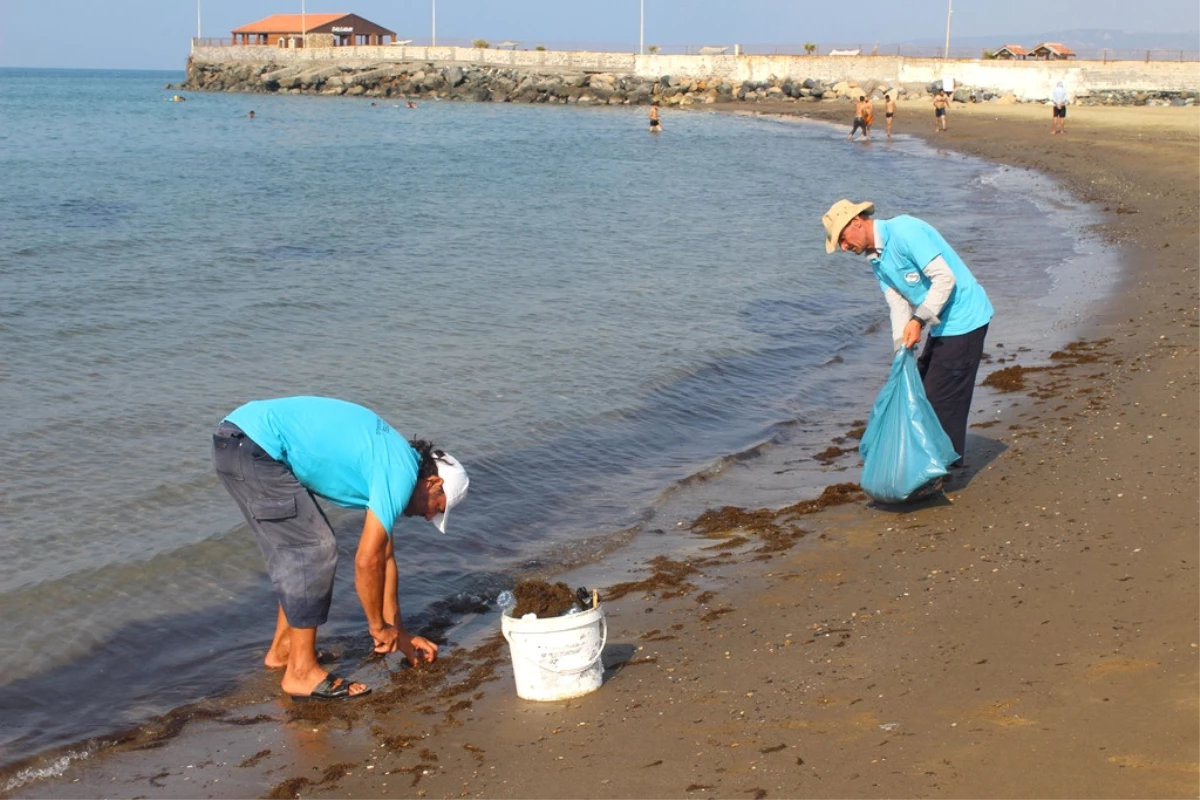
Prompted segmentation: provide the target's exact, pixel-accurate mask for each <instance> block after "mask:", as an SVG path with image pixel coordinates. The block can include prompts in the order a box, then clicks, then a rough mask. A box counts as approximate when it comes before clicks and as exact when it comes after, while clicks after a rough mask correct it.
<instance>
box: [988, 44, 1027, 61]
mask: <svg viewBox="0 0 1200 800" xmlns="http://www.w3.org/2000/svg"><path fill="white" fill-rule="evenodd" d="M1027 55H1029V51H1028V50H1026V49H1025V48H1024V47H1021V45H1019V44H1006V45H1004V46H1003V47H1001V48H1000V49H999V50H997V51H996V58H1002V59H1016V58H1020V59H1023V58H1025V56H1027Z"/></svg>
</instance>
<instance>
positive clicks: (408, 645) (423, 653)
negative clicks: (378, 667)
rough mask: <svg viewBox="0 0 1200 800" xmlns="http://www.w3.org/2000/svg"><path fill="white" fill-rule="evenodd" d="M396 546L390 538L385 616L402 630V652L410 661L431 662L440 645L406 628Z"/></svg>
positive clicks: (385, 576)
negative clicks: (401, 611)
mask: <svg viewBox="0 0 1200 800" xmlns="http://www.w3.org/2000/svg"><path fill="white" fill-rule="evenodd" d="M394 548H395V543H394V542H393V540H392V539H388V543H387V563H386V564H385V565H384V566H385V574H384V584H383V618H384V620H385V621H386V622H387V623H388V624H389V625H394V626H395V627H396V629H397V630H399V631H400V652H402V653H404V655H405V656H406V657H407V658H408V660H409V662H411V663H413V664H416V663H417V662H418V661H425V662H430V661H433V660H434V659H436V658H437V653H438V646H437V645H436V644H434V643H433V642H431V641H429V640H428V639H426V638H425V637H423V636H413V635H412V634H411V633H409V632H408V631H407V630H405V628H404V618H403V617H402V616H401V614H400V573H399V570H398V568H397V567H396V551H395V549H394Z"/></svg>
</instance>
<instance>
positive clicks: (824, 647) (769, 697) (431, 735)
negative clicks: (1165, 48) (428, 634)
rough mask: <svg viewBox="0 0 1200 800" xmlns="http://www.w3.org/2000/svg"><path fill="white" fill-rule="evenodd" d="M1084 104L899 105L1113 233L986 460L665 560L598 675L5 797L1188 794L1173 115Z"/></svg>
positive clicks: (299, 731) (1186, 405) (1182, 352)
mask: <svg viewBox="0 0 1200 800" xmlns="http://www.w3.org/2000/svg"><path fill="white" fill-rule="evenodd" d="M839 105H840V104H839ZM786 109H787V111H789V112H791V113H795V112H796V111H800V110H802V111H807V112H809V114H810V116H811V117H812V118H818V115H814V114H812V111H813V109H812V108H811V107H806V108H804V109H797V108H796V106H795V105H789V106H787V107H786ZM1009 109H1014V110H1013V111H1010V110H1009ZM704 110H712V109H710V108H705V109H704ZM720 110H724V109H720ZM729 110H731V111H734V110H742V109H733V108H731V109H729ZM821 110H822V112H828V113H822V114H821V115H819V116H821V117H825V118H826V121H834V122H838V123H841V124H844V123H845V121H846V117H847V116H848V115H849V107H848V106H845V105H840V107H834V106H829V107H828V108H825V107H822V108H821ZM755 111H756V112H757V113H764V111H765V109H763V108H762V107H759V108H757V109H755ZM923 111H924V112H925V113H922V112H923ZM1026 111H1030V112H1038V113H1037V114H1036V116H1035V115H1033V114H1026V113H1024V112H1026ZM1082 111H1083V110H1082V109H1081V110H1080V113H1078V114H1076V113H1075V109H1074V108H1073V109H1072V115H1073V116H1072V117H1071V119H1070V120H1069V124H1071V126H1072V128H1071V133H1070V134H1068V136H1067V137H1050V135H1049V131H1048V127H1049V125H1048V123H1049V114H1048V113H1043V112H1044V108H1043V107H1040V106H1038V107H1033V108H1024V107H1020V106H1011V107H994V106H980V107H978V108H974V107H971V108H968V109H965V110H962V111H961V124H960V122H959V120H960V109H959V107H958V106H955V108H954V110H953V111H952V114H951V117H950V131H949V133H948V134H940V135H939V136H940V137H942V138H940V139H937V137H935V136H934V135H933V133H932V130H930V131H929V132H927V133H924V134H923V133H922V132H921V131H920V127H923V126H924V125H926V124H931V122H932V114H931V113H928V111H927V109H922V108H921V107H920V106H919V105H917V104H913V105H912V107H911V108H909V107H908V104H905V105H902V106H901V112H900V114H898V116H897V132H899V133H906V134H915V135H918V136H923V138H926V139H928V140H935V141H941V142H943V143H944V146H945V147H946V148H947V149H953V150H959V151H962V152H966V153H968V154H971V155H975V156H979V157H982V158H985V159H988V160H993V161H997V162H1000V163H1014V162H1016V163H1017V164H1018V165H1020V166H1026V167H1029V168H1031V169H1037V170H1038V171H1041V172H1043V173H1045V174H1048V175H1051V176H1053V177H1055V178H1056V179H1057V180H1059V181H1061V182H1062V183H1063V184H1064V185H1065V186H1066V187H1067V188H1068V189H1070V190H1071V191H1072V192H1073V193H1074V194H1075V196H1077V197H1080V198H1081V199H1084V200H1087V201H1088V202H1092V203H1096V204H1097V205H1098V206H1099V207H1100V208H1105V207H1106V206H1107V207H1108V209H1109V219H1108V221H1106V223H1105V224H1104V225H1103V226H1102V232H1103V233H1104V234H1105V238H1106V239H1107V240H1108V241H1109V242H1112V243H1114V244H1118V245H1120V246H1122V248H1123V251H1124V256H1123V264H1124V265H1125V270H1124V278H1123V283H1122V288H1121V289H1120V290H1119V291H1118V297H1117V299H1116V301H1115V302H1113V303H1111V304H1109V306H1108V307H1107V308H1106V309H1102V313H1100V314H1099V317H1098V319H1097V320H1096V323H1095V327H1094V332H1093V333H1091V334H1089V335H1088V337H1087V341H1088V342H1089V343H1090V344H1089V345H1088V346H1087V347H1085V348H1083V350H1085V352H1083V353H1082V354H1080V355H1079V357H1077V358H1074V359H1070V360H1071V361H1073V363H1072V364H1070V365H1069V366H1067V367H1065V368H1063V369H1061V370H1054V371H1046V372H1042V373H1036V374H1030V375H1027V376H1026V377H1027V379H1029V380H1030V381H1031V382H1033V383H1034V387H1033V390H1032V395H1033V399H1032V400H1030V401H1029V402H1025V403H1023V404H1022V408H1020V409H1018V410H1016V411H1015V412H1014V414H1015V419H1013V420H1012V421H1011V422H1009V423H1008V424H1007V427H1005V426H998V427H993V428H990V429H989V430H987V432H986V436H988V437H989V438H994V439H995V440H996V441H997V443H998V444H999V445H1001V446H1002V448H1004V449H1003V451H1002V452H999V453H997V454H996V456H995V457H994V458H993V459H992V460H991V461H990V463H988V465H987V466H986V467H985V468H983V469H981V470H978V471H976V470H974V469H973V470H972V473H973V474H972V475H971V476H970V479H969V482H968V483H967V484H966V485H965V486H963V487H962V488H961V489H959V488H958V487H954V488H952V490H951V492H950V494H949V500H948V501H947V502H941V503H934V504H931V505H928V506H924V507H914V508H912V509H906V510H905V511H903V512H900V513H897V512H890V511H882V510H879V509H872V508H868V507H864V506H863V505H862V504H861V503H855V504H852V505H849V506H846V505H843V506H839V507H836V508H831V509H828V510H826V511H824V512H823V513H822V514H821V515H820V516H819V517H818V518H809V519H806V520H804V522H803V523H802V525H803V526H804V527H807V528H810V529H813V528H819V531H820V533H819V536H816V535H814V536H812V537H809V539H807V540H806V539H799V541H798V543H797V544H796V546H795V547H792V548H791V549H779V550H770V549H766V544H759V545H758V546H757V547H756V546H755V545H754V543H753V542H751V543H749V544H747V545H745V546H743V547H742V548H741V549H740V550H732V551H731V550H728V549H721V550H716V551H707V552H705V553H704V556H703V557H702V558H700V559H693V561H692V563H691V564H688V563H687V562H686V561H682V560H681V561H678V562H670V563H666V564H660V565H659V566H660V569H659V570H658V571H657V573H656V574H657V585H655V584H654V581H653V577H652V581H651V583H649V584H645V585H643V586H642V587H640V588H638V590H637V591H634V592H632V593H630V594H627V595H625V596H624V597H622V598H613V599H612V600H611V601H606V609H607V610H608V613H609V615H610V619H611V620H612V622H613V628H614V632H615V631H616V630H619V631H620V634H619V636H618V637H615V638H617V639H618V641H617V642H616V644H615V646H610V649H611V650H613V652H610V653H607V654H606V662H609V667H610V668H609V674H608V675H606V681H607V682H606V685H605V686H604V687H602V688H601V690H600V691H598V692H596V693H594V694H592V695H588V696H586V697H583V698H579V699H577V700H573V701H568V702H566V703H561V704H560V703H554V704H544V705H539V704H532V703H526V702H524V701H520V700H518V699H517V698H516V697H515V696H514V695H513V693H512V690H511V675H510V674H509V673H510V671H511V670H510V668H508V667H506V666H504V665H505V662H506V661H507V653H505V652H500V653H498V654H497V653H496V652H493V653H492V663H491V665H490V666H491V668H492V669H493V675H492V676H489V675H487V674H485V673H483V672H480V673H477V674H475V675H474V676H468V677H467V679H466V680H465V681H458V682H455V683H453V684H452V685H451V686H450V687H447V688H453V689H455V690H456V691H454V692H450V693H448V692H447V691H446V689H445V688H444V689H442V690H441V691H440V692H439V693H438V694H437V695H435V696H434V697H425V698H423V699H422V700H420V701H419V703H418V702H417V701H413V702H412V703H411V704H410V703H409V700H410V697H413V696H410V695H407V694H404V693H401V694H400V695H398V696H397V697H396V698H395V700H394V702H393V705H392V706H391V708H390V709H389V710H390V711H391V713H390V715H386V714H381V713H377V714H375V715H374V718H370V719H363V718H365V717H368V715H366V714H363V715H361V717H363V718H360V715H358V714H353V715H350V716H346V715H344V714H343V711H344V710H345V707H340V708H332V709H331V708H324V709H321V710H319V711H318V712H317V714H316V716H311V715H310V714H308V713H301V714H299V715H296V709H294V708H292V709H289V708H286V707H282V708H281V706H283V705H284V704H283V703H282V702H281V701H278V700H276V699H274V698H272V699H269V700H267V701H266V702H264V703H263V704H262V708H261V709H255V708H249V709H245V708H243V709H239V711H240V712H242V713H244V714H246V716H245V717H242V718H239V720H238V721H237V722H236V724H232V725H231V724H230V722H231V721H233V720H230V719H226V720H223V721H222V720H219V719H218V720H209V721H204V720H205V718H204V716H203V715H194V716H191V717H188V716H187V715H186V714H184V715H182V716H181V718H180V724H181V725H182V724H183V723H184V722H186V721H187V720H188V719H191V720H193V721H192V722H191V723H190V724H189V725H188V727H187V730H186V731H184V733H183V734H182V735H180V736H178V737H177V738H174V739H173V740H171V741H170V742H169V743H168V744H167V746H165V747H162V748H159V749H155V750H137V749H127V750H124V751H123V752H116V753H113V754H112V755H111V756H109V757H107V758H101V759H97V760H96V761H95V762H93V763H88V762H82V763H79V764H77V765H75V766H73V767H72V768H71V769H69V770H68V771H67V772H66V774H65V775H64V776H63V777H62V778H59V779H56V780H51V781H46V782H41V783H31V784H29V785H28V786H26V787H24V790H22V789H21V788H17V789H16V792H17V794H16V796H60V797H67V796H94V795H95V794H96V793H97V792H102V793H105V794H112V793H113V792H114V791H116V793H117V794H118V795H121V794H128V795H138V794H146V793H149V794H151V795H154V796H198V795H211V796H243V795H255V796H261V795H263V794H265V793H268V792H273V795H272V796H291V794H289V793H288V792H289V791H290V792H292V793H293V794H294V793H295V792H296V791H302V792H303V793H304V794H305V795H319V796H356V797H361V796H367V795H380V794H381V793H386V794H394V793H402V794H415V795H424V794H429V795H431V796H449V795H451V794H454V795H459V794H470V795H482V796H517V797H525V796H577V795H580V794H588V795H595V796H613V797H633V796H708V795H714V794H716V795H729V796H735V795H736V796H742V795H743V794H746V793H748V795H747V796H796V795H801V794H817V793H819V794H828V795H835V796H858V795H879V794H934V795H938V796H999V795H1006V796H1033V795H1048V794H1059V795H1076V796H1195V794H1196V790H1197V780H1198V778H1197V774H1198V773H1197V766H1196V763H1195V752H1196V749H1197V744H1198V742H1200V737H1198V736H1197V727H1196V721H1195V720H1196V716H1197V711H1198V710H1200V703H1198V702H1197V692H1196V687H1197V680H1196V676H1197V671H1196V655H1197V651H1196V647H1195V645H1196V642H1195V639H1196V633H1195V630H1196V626H1197V619H1196V610H1195V609H1196V599H1197V596H1196V595H1197V592H1196V573H1195V559H1196V554H1195V551H1196V529H1197V521H1196V502H1195V501H1196V491H1197V474H1196V452H1195V449H1196V444H1195V439H1196V436H1195V432H1196V421H1197V415H1196V407H1195V399H1196V389H1195V387H1196V364H1195V361H1196V357H1195V354H1196V346H1195V345H1196V341H1195V340H1196V333H1195V309H1196V265H1195V258H1194V245H1195V239H1196V231H1197V229H1198V225H1197V221H1196V186H1195V180H1194V178H1195V175H1196V174H1197V169H1196V147H1195V145H1196V139H1197V137H1196V124H1195V123H1196V121H1195V119H1194V118H1189V119H1188V120H1187V122H1188V123H1190V125H1191V128H1190V130H1189V129H1187V128H1184V129H1182V132H1172V131H1171V130H1166V131H1161V130H1160V131H1158V133H1157V138H1154V139H1150V138H1149V136H1150V135H1151V134H1150V133H1149V132H1148V131H1147V130H1141V129H1140V128H1141V123H1140V122H1137V120H1139V119H1145V118H1144V117H1139V116H1138V115H1139V114H1143V115H1144V114H1146V113H1147V112H1149V111H1153V112H1157V111H1160V109H1153V110H1150V109H1120V111H1122V112H1125V111H1127V112H1128V114H1126V115H1124V116H1127V117H1129V118H1130V119H1133V120H1134V122H1130V121H1126V122H1124V123H1121V124H1117V125H1115V126H1112V125H1109V124H1108V123H1107V122H1105V120H1106V119H1111V116H1110V117H1107V118H1106V117H1105V114H1104V113H1103V112H1107V113H1108V114H1112V113H1113V111H1114V110H1112V109H1096V111H1097V112H1100V113H1098V114H1097V115H1096V117H1095V119H1096V120H1097V121H1096V122H1094V123H1092V127H1091V128H1089V127H1088V126H1089V123H1088V119H1089V117H1090V116H1091V115H1088V114H1084V113H1082ZM1161 111H1174V109H1161ZM1179 111H1180V112H1184V111H1186V110H1185V109H1179ZM988 112H992V113H991V114H989V113H988ZM766 113H771V112H770V111H766ZM1001 115H1003V119H1000V116H1001ZM991 116H995V117H997V119H990V118H989V117H991ZM1043 116H1044V117H1045V119H1044V120H1043ZM1151 116H1163V117H1165V116H1169V115H1158V114H1151ZM1193 116H1194V115H1193ZM926 117H927V118H928V119H926ZM1043 123H1045V124H1043ZM902 124H903V127H901V125H902ZM1026 128H1029V130H1026ZM879 130H881V129H880V128H879V127H878V126H877V132H878V131H879ZM1077 131H1078V132H1077ZM1139 134H1146V136H1147V140H1146V141H1142V140H1141V137H1140V135H1139ZM668 135H669V133H668ZM877 135H878V134H877ZM1080 140H1081V141H1082V142H1083V143H1085V144H1086V147H1084V146H1083V145H1081V144H1079V143H1078V142H1079V141H1080ZM847 146H854V145H850V144H847ZM1072 147H1073V148H1075V149H1067V148H1072ZM1130 154H1132V155H1130ZM1147 193H1148V194H1147ZM814 224H816V223H815V222H814ZM1127 319H1128V320H1134V321H1137V322H1139V323H1140V324H1135V325H1132V326H1130V325H1128V324H1127V323H1125V322H1124V321H1125V320H1127ZM1159 337H1162V338H1159ZM1106 339H1107V340H1110V341H1107V342H1106V341H1105V340H1106ZM1170 387H1175V388H1170ZM1164 393H1165V394H1166V396H1164ZM1171 394H1175V395H1176V399H1175V402H1174V403H1169V402H1167V400H1168V399H1169V396H1170V395H1171ZM866 410H867V409H864V412H863V413H864V416H865V413H866ZM1156 433H1157V436H1155V435H1154V434H1156ZM1151 437H1153V438H1151ZM1178 440H1182V441H1178ZM1135 448H1136V449H1135ZM1176 448H1181V452H1179V453H1176V452H1175V449H1176ZM1131 453H1135V454H1137V456H1138V463H1132V459H1131V458H1130V454H1131ZM1135 495H1136V497H1145V498H1146V500H1136V498H1135ZM1135 500H1136V502H1135ZM739 520H741V521H742V522H743V523H744V522H746V521H747V520H746V519H745V518H744V517H739V516H737V515H729V518H728V519H727V522H729V523H734V524H733V525H732V526H731V529H730V530H728V531H726V534H728V537H732V536H733V535H736V534H737V533H738V530H739V528H738V526H737V525H736V523H737V522H738V521H739ZM742 527H744V525H743V526H742ZM717 535H723V534H717ZM723 541H728V538H726V539H724V540H723ZM717 544H720V542H717ZM733 552H736V553H737V554H738V555H736V556H734V555H729V554H730V553H733ZM713 553H716V555H713ZM721 554H726V555H721ZM672 565H677V566H672ZM583 571H584V572H586V568H585V569H584V570H583ZM608 577H609V578H610V579H611V575H610V576H608ZM638 577H645V576H644V575H640V576H638ZM589 585H592V584H589ZM597 585H602V584H597ZM1160 609H1166V610H1169V611H1170V612H1172V613H1169V614H1165V613H1160ZM997 610H999V612H1003V613H999V612H998V611H997ZM676 626H680V627H678V629H676ZM484 647H485V648H486V647H488V645H484ZM485 661H486V659H485ZM407 672H410V673H419V672H422V671H416V670H410V671H407ZM495 674H498V675H499V677H500V679H501V681H502V683H501V684H500V687H501V688H500V689H499V690H498V691H497V690H496V689H483V688H482V687H483V683H485V682H487V680H488V679H489V677H493V676H494V675H495ZM414 677H421V676H419V675H417V676H414ZM429 677H432V676H429ZM472 679H474V680H476V683H475V684H474V685H473V686H472V685H470V684H471V680H472ZM262 683H263V694H264V696H266V697H270V687H271V685H272V683H271V680H270V678H265V679H264V681H263V682H262ZM463 687H468V688H466V689H465V690H463V691H457V690H458V689H461V688H463ZM463 704H465V706H464V705H463ZM414 705H415V706H416V708H413V706H414ZM260 710H261V711H262V716H264V717H265V719H259V720H256V719H255V717H254V715H255V714H257V713H259V711H260ZM246 720H249V721H250V722H249V724H247V723H246ZM259 723H262V724H259ZM601 729H603V730H601ZM338 731H346V733H344V734H339V733H338ZM151 741H153V739H151ZM264 741H266V742H267V744H266V745H265V746H264V744H263V742H264ZM255 742H257V745H256V744H254V743H255ZM133 744H136V743H133ZM143 744H145V742H143ZM150 746H153V745H150ZM314 748H315V750H314ZM264 751H267V752H264ZM631 754H632V755H631ZM314 763H315V764H317V766H316V767H314ZM529 764H537V765H538V766H539V769H538V770H528V769H522V766H525V765H529ZM197 765H199V766H197ZM347 773H350V774H347ZM384 773H390V775H387V774H384ZM150 776H153V777H150ZM148 780H149V783H147V781H148ZM114 781H115V783H114ZM299 781H303V782H299ZM389 781H390V782H391V788H390V789H389V788H385V787H382V786H381V784H387V783H389ZM410 784H411V785H410ZM118 787H120V788H118ZM76 792H79V794H78V795H75V794H74V793H76ZM759 792H762V793H763V794H759Z"/></svg>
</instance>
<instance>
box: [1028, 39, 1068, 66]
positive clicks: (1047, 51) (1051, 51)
mask: <svg viewBox="0 0 1200 800" xmlns="http://www.w3.org/2000/svg"><path fill="white" fill-rule="evenodd" d="M1029 55H1030V56H1032V57H1033V58H1043V59H1046V60H1047V61H1056V60H1058V59H1067V58H1073V57H1074V56H1075V51H1074V50H1072V49H1071V48H1069V47H1067V46H1066V45H1065V44H1060V43H1058V42H1042V43H1041V44H1039V45H1038V46H1037V47H1035V48H1033V49H1032V50H1030V51H1029Z"/></svg>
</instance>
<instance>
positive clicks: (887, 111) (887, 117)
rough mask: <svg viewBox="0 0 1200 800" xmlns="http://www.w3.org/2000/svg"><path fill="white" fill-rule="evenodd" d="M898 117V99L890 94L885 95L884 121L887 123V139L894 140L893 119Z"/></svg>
mask: <svg viewBox="0 0 1200 800" xmlns="http://www.w3.org/2000/svg"><path fill="white" fill-rule="evenodd" d="M895 116H896V98H895V97H894V96H892V95H890V94H887V95H884V103H883V119H884V122H886V123H887V138H889V139H890V138H892V118H893V117H895Z"/></svg>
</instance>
